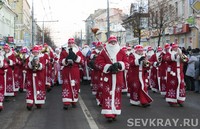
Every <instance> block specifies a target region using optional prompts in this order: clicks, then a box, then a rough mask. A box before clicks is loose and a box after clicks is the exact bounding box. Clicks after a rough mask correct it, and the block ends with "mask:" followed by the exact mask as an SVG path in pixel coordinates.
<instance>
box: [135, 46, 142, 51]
mask: <svg viewBox="0 0 200 129" xmlns="http://www.w3.org/2000/svg"><path fill="white" fill-rule="evenodd" d="M134 49H135V51H143V50H144V48H143V46H142V45H136V46H135V48H134Z"/></svg>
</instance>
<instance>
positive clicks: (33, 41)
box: [32, 0, 34, 46]
mask: <svg viewBox="0 0 200 129" xmlns="http://www.w3.org/2000/svg"><path fill="white" fill-rule="evenodd" d="M32 46H34V0H32Z"/></svg>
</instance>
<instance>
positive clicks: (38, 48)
mask: <svg viewBox="0 0 200 129" xmlns="http://www.w3.org/2000/svg"><path fill="white" fill-rule="evenodd" d="M39 50H40V47H39V46H38V45H35V46H34V47H33V48H32V52H39Z"/></svg>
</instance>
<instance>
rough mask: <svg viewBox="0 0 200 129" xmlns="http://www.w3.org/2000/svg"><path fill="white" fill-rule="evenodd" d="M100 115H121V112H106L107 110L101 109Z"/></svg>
mask: <svg viewBox="0 0 200 129" xmlns="http://www.w3.org/2000/svg"><path fill="white" fill-rule="evenodd" d="M101 114H117V115H120V114H121V110H108V109H102V110H101Z"/></svg>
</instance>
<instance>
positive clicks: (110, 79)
mask: <svg viewBox="0 0 200 129" xmlns="http://www.w3.org/2000/svg"><path fill="white" fill-rule="evenodd" d="M95 63H96V67H97V68H98V69H100V70H101V71H102V72H103V77H102V81H103V91H102V110H101V114H103V115H104V116H105V117H106V118H107V119H108V120H109V121H112V120H113V119H115V117H116V116H117V115H120V114H121V90H122V85H123V83H124V82H123V81H124V80H123V71H124V70H125V69H128V67H129V64H128V59H127V56H126V53H125V52H124V51H123V50H121V49H120V46H119V44H118V42H117V38H116V37H115V36H110V37H109V39H108V44H106V46H105V47H104V49H103V50H102V52H101V53H100V54H99V56H98V57H97V59H96V61H95Z"/></svg>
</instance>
